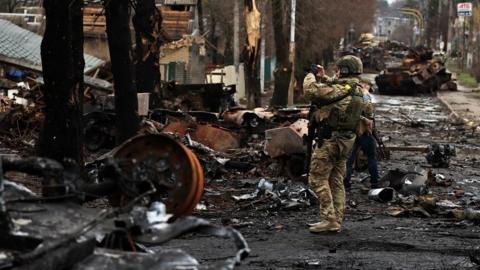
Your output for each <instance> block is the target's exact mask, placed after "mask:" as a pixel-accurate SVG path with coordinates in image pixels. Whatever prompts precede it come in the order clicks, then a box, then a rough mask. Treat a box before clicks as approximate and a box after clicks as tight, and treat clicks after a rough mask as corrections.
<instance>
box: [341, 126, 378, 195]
mask: <svg viewBox="0 0 480 270" xmlns="http://www.w3.org/2000/svg"><path fill="white" fill-rule="evenodd" d="M358 149H362V151H363V153H365V155H367V161H368V172H369V173H370V184H371V185H372V187H375V186H377V185H378V178H379V176H378V164H377V143H376V141H375V138H373V136H372V134H370V133H367V132H365V133H364V134H363V135H362V136H360V137H358V138H357V140H356V141H355V144H354V145H353V149H352V154H351V155H350V158H349V159H348V161H347V174H346V175H345V179H344V180H343V183H344V185H345V188H346V189H349V188H350V187H351V185H352V184H351V183H350V178H351V177H352V172H353V163H354V162H355V159H356V157H357V153H358Z"/></svg>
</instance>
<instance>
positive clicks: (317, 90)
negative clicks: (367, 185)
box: [303, 56, 364, 233]
mask: <svg viewBox="0 0 480 270" xmlns="http://www.w3.org/2000/svg"><path fill="white" fill-rule="evenodd" d="M337 68H338V72H337V74H338V79H335V80H333V79H329V78H326V77H325V74H324V72H323V68H320V69H319V70H318V73H317V74H313V73H309V74H308V75H307V76H306V77H305V79H304V82H303V89H304V92H305V97H306V98H307V99H309V100H310V101H311V102H312V103H314V104H316V105H317V106H318V107H319V109H318V110H317V111H316V112H315V113H314V114H313V117H312V119H310V121H315V122H316V123H320V124H319V126H320V128H319V130H320V135H319V138H320V139H321V141H322V142H320V143H319V144H317V145H316V146H315V149H314V152H313V154H312V158H311V162H310V172H309V178H308V182H309V184H310V186H311V187H312V189H313V190H314V191H315V192H316V194H317V195H318V197H319V200H320V218H321V222H318V223H314V224H310V231H311V232H313V233H318V232H325V231H333V232H339V231H340V230H341V224H342V221H343V215H344V209H345V188H344V185H343V179H344V177H345V171H346V161H347V159H348V157H349V156H350V153H351V150H352V147H353V143H354V141H355V138H356V134H355V129H356V128H357V126H358V123H359V121H360V116H361V114H362V113H363V109H364V108H363V99H362V96H363V94H362V92H361V90H360V85H359V82H360V80H359V78H358V76H359V75H360V74H361V73H362V72H363V67H362V62H361V60H360V59H359V58H357V57H355V56H344V57H342V58H341V59H340V60H339V61H338V62H337ZM316 77H319V78H323V80H321V81H325V83H318V82H317V78H316Z"/></svg>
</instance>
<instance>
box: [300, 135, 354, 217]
mask: <svg viewBox="0 0 480 270" xmlns="http://www.w3.org/2000/svg"><path fill="white" fill-rule="evenodd" d="M354 141H355V135H353V134H349V136H346V137H345V136H344V137H334V138H331V139H328V140H325V141H324V142H323V144H322V146H321V147H319V148H318V147H317V148H316V149H315V151H314V152H313V154H312V160H311V162H310V172H309V177H308V183H309V184H310V187H311V188H312V189H313V190H314V191H315V193H316V194H317V196H318V198H319V201H320V218H321V220H331V219H336V220H337V221H338V223H340V224H341V223H342V221H343V215H344V210H345V187H344V185H343V179H344V177H345V173H346V163H347V159H348V157H349V156H350V152H351V151H352V147H353V143H354Z"/></svg>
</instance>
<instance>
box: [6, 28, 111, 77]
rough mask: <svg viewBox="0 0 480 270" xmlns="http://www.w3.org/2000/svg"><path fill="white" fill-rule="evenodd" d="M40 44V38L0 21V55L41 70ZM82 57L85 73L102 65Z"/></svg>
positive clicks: (99, 61) (93, 58)
mask: <svg viewBox="0 0 480 270" xmlns="http://www.w3.org/2000/svg"><path fill="white" fill-rule="evenodd" d="M41 43H42V36H40V35H38V34H35V33H33V32H30V31H28V30H26V29H23V28H21V27H19V26H17V25H15V24H13V23H11V22H9V21H6V20H2V19H0V55H3V56H6V57H9V58H14V59H18V60H21V61H26V62H29V63H30V64H33V65H36V66H38V67H39V68H40V69H41V66H42V59H41V56H40V45H41ZM83 57H84V58H85V69H84V71H85V72H88V71H90V70H92V69H94V68H96V67H98V66H99V65H101V64H103V63H104V61H103V60H101V59H99V58H96V57H94V56H91V55H88V54H84V55H83Z"/></svg>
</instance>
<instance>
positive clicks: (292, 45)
mask: <svg viewBox="0 0 480 270" xmlns="http://www.w3.org/2000/svg"><path fill="white" fill-rule="evenodd" d="M291 1H292V8H291V16H290V18H291V20H290V50H289V52H290V53H289V57H288V58H289V59H288V60H289V61H290V64H291V65H292V74H291V76H290V84H289V86H288V105H293V92H294V86H295V8H296V3H297V1H296V0H291Z"/></svg>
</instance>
